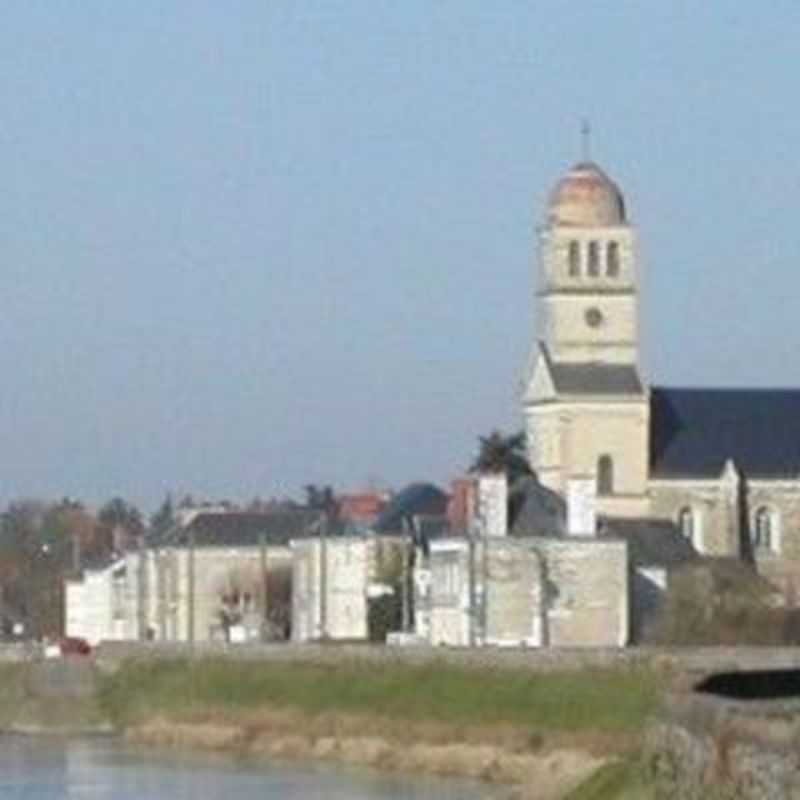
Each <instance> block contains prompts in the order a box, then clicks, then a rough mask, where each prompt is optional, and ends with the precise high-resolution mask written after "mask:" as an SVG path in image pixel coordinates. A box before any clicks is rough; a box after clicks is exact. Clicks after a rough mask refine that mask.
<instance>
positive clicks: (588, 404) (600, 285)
mask: <svg viewBox="0 0 800 800" xmlns="http://www.w3.org/2000/svg"><path fill="white" fill-rule="evenodd" d="M635 243H636V242H635V231H634V229H633V227H632V226H631V225H630V224H629V222H628V219H627V214H626V208H625V200H624V197H623V194H622V192H621V191H620V189H619V187H618V186H617V185H616V184H615V183H614V181H612V180H611V178H609V177H608V175H607V174H606V173H605V172H604V171H603V170H602V169H601V168H600V167H599V166H598V165H597V164H595V163H593V162H591V161H581V162H579V163H578V164H575V166H573V167H572V168H571V169H569V170H568V172H567V173H566V175H565V176H564V177H563V178H562V179H561V180H560V181H559V182H558V183H557V184H556V186H555V188H554V189H553V191H552V192H551V194H550V198H549V202H548V206H547V211H546V218H545V224H544V225H543V227H542V228H541V229H540V240H539V246H540V251H539V252H540V258H539V281H538V291H537V295H536V306H537V322H538V340H537V342H536V344H535V346H534V348H533V353H532V357H531V364H530V368H529V374H528V377H527V380H526V385H525V389H524V394H523V413H524V416H525V422H526V434H527V440H528V456H529V460H530V463H531V466H532V467H533V469H534V470H536V472H537V474H538V475H539V478H540V480H541V481H542V483H544V484H545V485H547V486H549V487H550V488H552V489H555V490H556V491H560V492H566V489H567V484H568V482H569V481H570V480H571V479H584V480H585V479H587V478H593V479H594V480H595V481H596V483H597V496H598V509H599V510H600V511H601V513H602V512H604V513H606V514H610V515H618V516H636V515H639V514H644V513H646V512H647V500H646V490H647V473H648V463H647V462H648V414H649V406H648V401H647V393H646V391H645V389H644V387H643V385H642V383H641V380H640V378H639V371H638V359H639V326H638V291H637V266H638V264H637V259H636V252H635Z"/></svg>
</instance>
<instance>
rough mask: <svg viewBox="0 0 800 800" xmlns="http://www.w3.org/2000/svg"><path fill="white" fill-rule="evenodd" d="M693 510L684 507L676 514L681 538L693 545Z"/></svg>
mask: <svg viewBox="0 0 800 800" xmlns="http://www.w3.org/2000/svg"><path fill="white" fill-rule="evenodd" d="M694 523H695V519H694V510H693V509H691V508H689V507H688V506H686V507H685V508H682V509H681V510H680V511H679V512H678V527H679V528H680V531H681V533H682V534H683V536H684V537H685V538H686V539H688V540H689V541H690V542H691V543H692V544H694V536H695V524H694Z"/></svg>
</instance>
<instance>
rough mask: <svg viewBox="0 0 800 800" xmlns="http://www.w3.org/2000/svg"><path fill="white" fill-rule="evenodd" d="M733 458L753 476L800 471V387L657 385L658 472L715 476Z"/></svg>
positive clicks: (654, 439)
mask: <svg viewBox="0 0 800 800" xmlns="http://www.w3.org/2000/svg"><path fill="white" fill-rule="evenodd" d="M728 459H732V460H733V462H734V464H735V465H736V467H737V469H739V470H740V471H741V472H743V473H744V475H746V476H750V477H780V476H795V475H797V474H798V473H800V390H796V389H664V388H654V389H653V390H652V393H651V405H650V471H651V474H652V475H653V476H654V477H672V476H681V477H709V476H711V477H713V476H717V475H719V474H720V473H721V472H722V469H723V467H724V466H725V462H726V461H727V460H728Z"/></svg>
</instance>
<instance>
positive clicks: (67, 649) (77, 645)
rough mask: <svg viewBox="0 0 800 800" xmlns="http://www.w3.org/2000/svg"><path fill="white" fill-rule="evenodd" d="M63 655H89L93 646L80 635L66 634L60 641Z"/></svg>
mask: <svg viewBox="0 0 800 800" xmlns="http://www.w3.org/2000/svg"><path fill="white" fill-rule="evenodd" d="M59 646H60V648H61V655H62V656H89V655H91V654H92V646H91V645H90V644H89V642H87V641H86V639H82V638H81V637H79V636H65V637H64V638H63V639H62V640H61V641H60V642H59Z"/></svg>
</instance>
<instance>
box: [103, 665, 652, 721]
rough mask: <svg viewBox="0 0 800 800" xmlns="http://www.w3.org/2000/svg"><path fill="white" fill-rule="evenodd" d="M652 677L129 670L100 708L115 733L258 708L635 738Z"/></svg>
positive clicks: (276, 668)
mask: <svg viewBox="0 0 800 800" xmlns="http://www.w3.org/2000/svg"><path fill="white" fill-rule="evenodd" d="M657 692H658V689H657V679H656V676H655V675H654V674H653V673H651V672H649V671H646V670H643V669H632V668H627V669H615V670H581V671H564V672H556V673H535V672H531V671H510V670H509V671H502V672H496V673H484V672H480V671H478V670H473V669H459V668H454V667H451V666H447V665H444V664H438V663H433V664H429V665H425V666H409V665H397V664H387V665H383V666H380V667H376V666H375V665H367V664H360V663H358V662H349V663H340V664H337V665H335V666H332V665H319V664H309V663H291V664H287V663H280V664H271V663H263V662H262V663H254V662H232V661H226V660H222V659H207V660H198V661H186V660H180V661H178V660H176V661H154V662H144V661H135V662H129V663H127V664H125V665H123V666H122V668H121V669H120V670H119V671H118V672H116V673H115V674H113V675H112V676H109V677H106V678H105V679H104V682H103V685H102V687H101V695H100V699H101V703H102V705H103V706H104V708H105V709H106V711H107V713H109V715H110V716H111V718H112V719H113V720H115V721H116V722H117V723H118V724H121V725H128V724H132V723H136V722H141V721H143V720H146V719H147V718H149V717H152V716H156V715H158V716H161V717H166V718H172V719H191V718H193V717H196V716H197V715H198V714H203V713H204V712H209V711H213V710H219V711H224V712H228V713H233V714H235V713H236V712H242V713H245V712H252V711H254V710H256V709H258V708H259V707H261V708H270V709H292V710H296V711H302V712H304V713H308V714H312V715H318V714H325V713H331V712H334V713H335V712H344V713H347V714H368V715H371V716H373V717H374V716H375V715H378V716H384V717H387V718H390V719H392V720H407V721H409V722H424V721H436V722H437V723H445V724H449V725H452V726H454V727H455V726H458V727H462V728H463V727H472V726H480V725H498V724H505V725H512V726H514V727H517V728H524V729H526V730H528V731H542V732H545V733H548V732H560V733H576V732H583V733H585V732H591V731H598V732H603V733H606V734H617V733H619V734H631V733H636V732H637V731H639V730H640V729H641V728H642V726H643V724H644V722H645V720H646V718H647V717H648V716H649V715H650V713H651V712H652V710H653V709H654V706H655V703H656V701H657Z"/></svg>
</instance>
